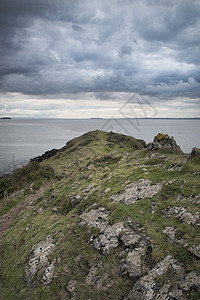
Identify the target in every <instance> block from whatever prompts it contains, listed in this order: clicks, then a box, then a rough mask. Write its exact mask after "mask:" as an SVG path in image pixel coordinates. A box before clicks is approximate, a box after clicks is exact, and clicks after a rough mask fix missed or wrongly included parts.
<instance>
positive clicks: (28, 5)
mask: <svg viewBox="0 0 200 300" xmlns="http://www.w3.org/2000/svg"><path fill="white" fill-rule="evenodd" d="M199 32H200V1H199V0H176V1H174V0H168V1H165V0H133V1H130V0H124V1H119V0H110V1H106V0H102V1H98V0H93V1H92V0H87V1H86V0H76V1H72V0H49V1H46V0H29V1H24V0H15V1H12V0H2V1H1V8H0V43H1V48H0V91H1V93H2V97H1V102H0V103H1V106H2V107H4V109H5V104H8V103H5V102H4V101H7V100H8V99H10V98H9V97H8V95H10V96H11V94H12V93H17V94H18V95H19V94H20V95H29V96H27V98H28V99H31V98H32V99H33V98H34V99H38V101H44V99H49V101H50V99H51V98H53V99H57V98H62V100H63V101H64V99H68V100H69V99H71V98H73V99H79V100H80V97H82V98H81V99H82V100H84V98H85V96H84V93H85V95H90V97H88V98H87V101H91V105H92V104H93V101H94V99H95V100H96V101H98V99H99V100H104V101H105V102H106V100H107V101H108V100H109V101H110V102H111V101H113V100H114V99H116V101H118V99H119V98H120V95H122V93H135V92H140V93H142V94H143V95H144V97H151V98H148V99H149V101H151V102H155V103H157V104H158V105H160V104H161V102H162V103H164V102H167V100H170V101H171V100H172V99H177V98H179V100H180V99H181V98H182V99H188V102H189V101H190V104H191V106H194V107H195V110H196V111H198V110H199V95H200V55H199V53H200V40H199ZM116 93H119V95H118V96H116ZM15 95H16V94H15ZM71 95H73V96H71ZM76 95H79V97H77V96H76ZM91 95H92V96H91ZM15 98H16V96H15ZM105 98H108V99H105ZM174 101H175V100H174ZM16 103H17V102H16ZM27 103H28V102H27ZM44 103H45V102H44ZM48 103H49V102H48ZM107 103H108V102H107ZM181 103H182V105H184V103H185V100H183V101H182V102H181V101H180V105H181ZM46 104H47V102H46ZM40 106H42V103H41V102H40V104H39V105H38V108H39V107H40Z"/></svg>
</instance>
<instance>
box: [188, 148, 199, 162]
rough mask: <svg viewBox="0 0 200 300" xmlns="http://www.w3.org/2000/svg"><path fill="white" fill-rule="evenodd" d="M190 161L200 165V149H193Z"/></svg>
mask: <svg viewBox="0 0 200 300" xmlns="http://www.w3.org/2000/svg"><path fill="white" fill-rule="evenodd" d="M188 161H189V162H190V161H191V162H195V163H200V149H199V148H197V147H194V148H192V151H191V153H190V156H189V158H188Z"/></svg>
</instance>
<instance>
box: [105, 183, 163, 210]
mask: <svg viewBox="0 0 200 300" xmlns="http://www.w3.org/2000/svg"><path fill="white" fill-rule="evenodd" d="M162 185H163V184H162V183H157V184H155V185H151V181H150V180H147V179H139V180H138V181H136V182H133V183H131V184H128V185H127V186H126V187H125V190H124V192H122V193H120V194H114V195H112V196H111V200H112V201H113V202H116V203H118V202H121V203H123V204H130V203H135V202H137V201H138V200H139V199H143V198H147V197H150V198H151V197H153V196H154V195H156V194H157V193H158V192H159V191H160V190H161V189H162Z"/></svg>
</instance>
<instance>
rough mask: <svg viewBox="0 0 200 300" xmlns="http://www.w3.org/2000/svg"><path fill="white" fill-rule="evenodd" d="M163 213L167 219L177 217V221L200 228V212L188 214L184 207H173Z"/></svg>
mask: <svg viewBox="0 0 200 300" xmlns="http://www.w3.org/2000/svg"><path fill="white" fill-rule="evenodd" d="M163 213H164V215H166V216H167V217H171V216H173V215H175V216H176V218H177V219H179V220H180V221H181V222H184V223H186V224H189V225H195V226H200V214H199V213H198V212H194V213H191V212H187V210H186V208H184V207H177V206H172V207H170V208H166V209H165V210H164V212H163Z"/></svg>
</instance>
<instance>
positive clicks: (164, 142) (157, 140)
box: [147, 133, 183, 153]
mask: <svg viewBox="0 0 200 300" xmlns="http://www.w3.org/2000/svg"><path fill="white" fill-rule="evenodd" d="M147 148H148V149H149V150H155V151H157V150H159V149H165V150H170V151H171V152H174V153H183V152H182V150H181V148H180V147H179V146H178V145H177V143H176V141H175V139H174V137H173V136H171V137H170V136H169V135H168V134H164V133H158V134H157V135H156V136H155V137H154V139H153V142H152V143H149V144H148V145H147Z"/></svg>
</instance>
